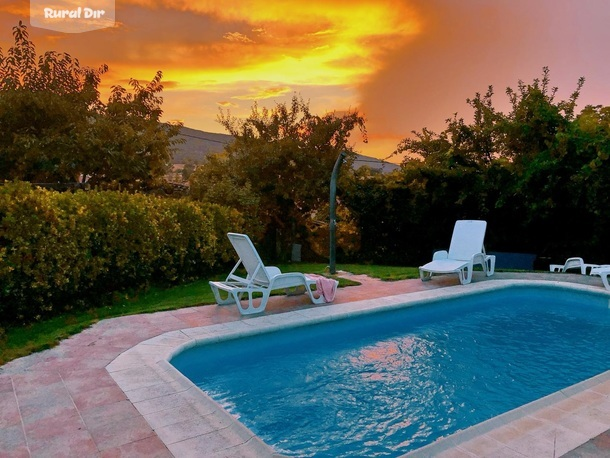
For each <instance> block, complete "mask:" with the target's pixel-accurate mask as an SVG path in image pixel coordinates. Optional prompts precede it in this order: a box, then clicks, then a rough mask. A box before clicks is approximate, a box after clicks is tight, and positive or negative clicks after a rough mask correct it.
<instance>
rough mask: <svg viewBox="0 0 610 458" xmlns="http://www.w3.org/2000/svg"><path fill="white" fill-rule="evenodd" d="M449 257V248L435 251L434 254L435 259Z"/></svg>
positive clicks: (433, 258)
mask: <svg viewBox="0 0 610 458" xmlns="http://www.w3.org/2000/svg"><path fill="white" fill-rule="evenodd" d="M448 258H449V252H448V251H447V250H440V251H435V252H434V254H433V255H432V260H433V261H440V260H441V259H448Z"/></svg>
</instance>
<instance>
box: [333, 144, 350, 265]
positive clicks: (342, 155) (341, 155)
mask: <svg viewBox="0 0 610 458" xmlns="http://www.w3.org/2000/svg"><path fill="white" fill-rule="evenodd" d="M345 155H346V153H345V151H341V153H339V157H338V158H337V161H336V162H335V166H334V167H333V173H332V175H331V176H330V254H329V258H330V260H329V269H330V274H331V275H334V274H336V273H337V268H336V265H335V252H336V244H337V241H336V231H337V178H338V176H339V168H341V164H342V163H343V158H345Z"/></svg>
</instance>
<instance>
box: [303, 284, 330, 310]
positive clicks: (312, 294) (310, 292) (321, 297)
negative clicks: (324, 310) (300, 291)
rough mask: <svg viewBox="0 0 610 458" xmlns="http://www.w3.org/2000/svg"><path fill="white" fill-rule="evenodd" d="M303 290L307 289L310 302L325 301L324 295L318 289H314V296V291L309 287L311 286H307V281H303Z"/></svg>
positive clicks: (319, 302) (320, 302)
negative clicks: (315, 293) (315, 294)
mask: <svg viewBox="0 0 610 458" xmlns="http://www.w3.org/2000/svg"><path fill="white" fill-rule="evenodd" d="M305 290H306V291H307V294H309V299H311V302H312V303H313V304H316V305H318V304H324V303H326V300H325V299H324V295H323V294H322V291H318V290H316V292H317V293H318V297H315V296H314V292H313V290H312V289H311V286H309V285H308V284H307V283H305Z"/></svg>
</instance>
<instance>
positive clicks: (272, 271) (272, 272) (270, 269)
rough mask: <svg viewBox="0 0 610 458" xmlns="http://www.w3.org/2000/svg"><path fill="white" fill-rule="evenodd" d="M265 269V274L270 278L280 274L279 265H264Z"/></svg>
mask: <svg viewBox="0 0 610 458" xmlns="http://www.w3.org/2000/svg"><path fill="white" fill-rule="evenodd" d="M265 269H266V270H267V275H269V278H270V279H272V278H273V277H275V276H277V275H281V274H282V271H281V270H280V268H279V267H275V266H267V267H265Z"/></svg>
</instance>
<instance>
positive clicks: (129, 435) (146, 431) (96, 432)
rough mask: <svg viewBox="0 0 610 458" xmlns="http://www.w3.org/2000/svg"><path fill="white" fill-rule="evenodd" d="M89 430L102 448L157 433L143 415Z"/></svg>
mask: <svg viewBox="0 0 610 458" xmlns="http://www.w3.org/2000/svg"><path fill="white" fill-rule="evenodd" d="M89 432H90V433H91V436H92V437H93V440H94V441H95V443H96V444H97V447H98V448H99V449H100V450H106V449H109V448H116V447H120V446H123V445H126V444H129V443H131V442H137V441H139V440H142V439H145V438H147V437H151V436H154V435H155V432H154V431H153V430H152V428H151V427H150V426H149V424H148V423H147V422H146V420H145V419H144V418H143V417H141V416H134V417H130V418H125V419H123V420H118V421H113V422H109V423H105V424H101V425H98V426H94V427H89Z"/></svg>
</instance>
